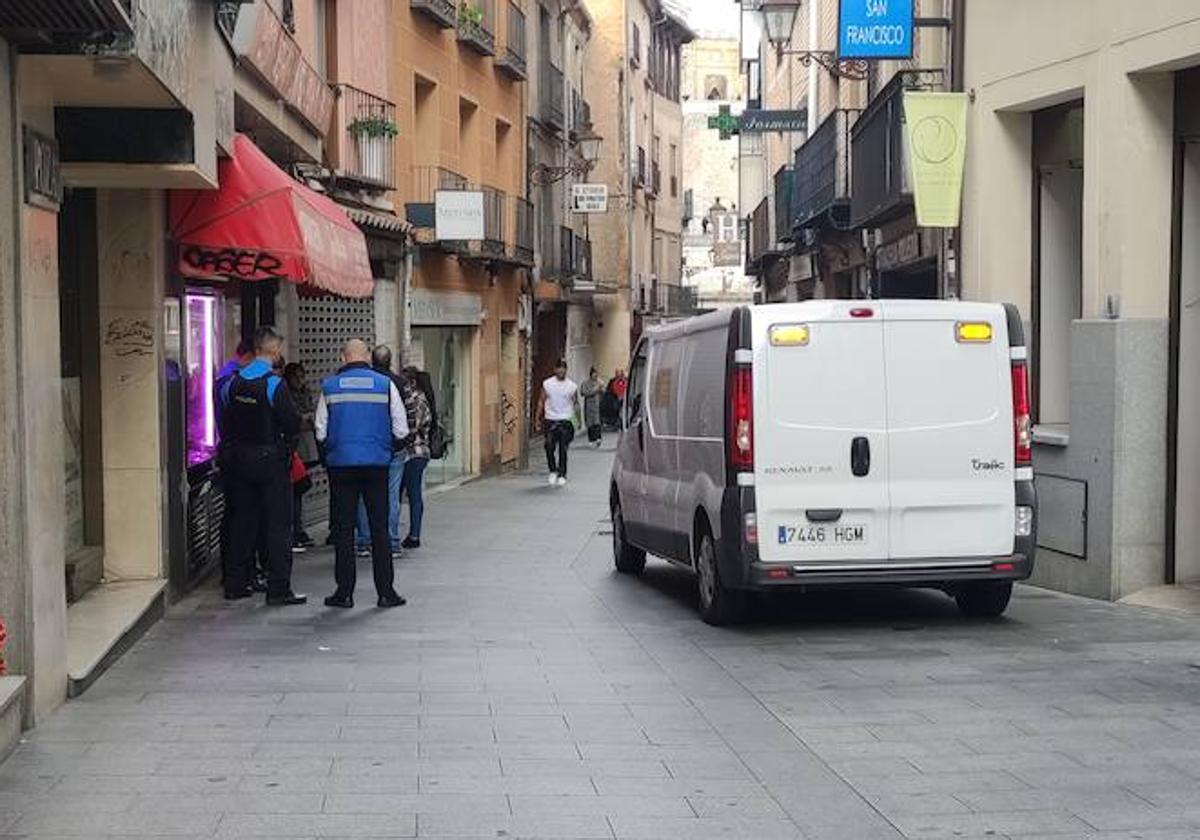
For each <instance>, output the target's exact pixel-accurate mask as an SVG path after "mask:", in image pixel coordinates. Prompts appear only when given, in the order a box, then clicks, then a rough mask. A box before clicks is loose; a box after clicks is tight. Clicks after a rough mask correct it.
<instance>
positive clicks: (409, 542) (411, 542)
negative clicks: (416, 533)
mask: <svg viewBox="0 0 1200 840" xmlns="http://www.w3.org/2000/svg"><path fill="white" fill-rule="evenodd" d="M400 547H401V548H420V547H421V541H420V540H418V539H414V538H413V537H408V538H407V539H405V540H404V542H402V543H400Z"/></svg>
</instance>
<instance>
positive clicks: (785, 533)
mask: <svg viewBox="0 0 1200 840" xmlns="http://www.w3.org/2000/svg"><path fill="white" fill-rule="evenodd" d="M866 541H867V526H866V525H842V524H830V525H801V526H799V527H797V528H793V527H792V526H791V525H780V526H779V544H780V545H797V544H799V545H859V544H861V543H865V542H866Z"/></svg>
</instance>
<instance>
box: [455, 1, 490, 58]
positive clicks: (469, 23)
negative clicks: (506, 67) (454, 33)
mask: <svg viewBox="0 0 1200 840" xmlns="http://www.w3.org/2000/svg"><path fill="white" fill-rule="evenodd" d="M458 40H459V42H460V43H463V44H466V45H467V46H468V47H470V48H471V49H473V50H475V52H477V53H479V54H480V55H495V54H496V6H495V0H458Z"/></svg>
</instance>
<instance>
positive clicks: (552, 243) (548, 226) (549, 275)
mask: <svg viewBox="0 0 1200 840" xmlns="http://www.w3.org/2000/svg"><path fill="white" fill-rule="evenodd" d="M559 230H560V227H559V226H558V225H556V224H553V223H552V222H543V223H542V229H541V234H542V235H541V251H540V252H539V253H538V261H539V263H540V268H541V272H542V279H543V280H563V279H565V274H564V268H565V266H564V265H563V261H562V256H563V255H562V247H561V245H560V243H559V239H560V236H559Z"/></svg>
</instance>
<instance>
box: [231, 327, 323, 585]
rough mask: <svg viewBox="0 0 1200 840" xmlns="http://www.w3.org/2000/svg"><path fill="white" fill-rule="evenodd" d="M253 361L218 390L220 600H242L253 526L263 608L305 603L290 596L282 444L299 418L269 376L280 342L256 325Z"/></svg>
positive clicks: (288, 499) (286, 460)
mask: <svg viewBox="0 0 1200 840" xmlns="http://www.w3.org/2000/svg"><path fill="white" fill-rule="evenodd" d="M254 351H255V359H254V361H253V362H251V363H250V364H248V365H246V366H245V367H244V368H242V369H241V370H240V371H238V372H237V373H236V374H235V375H233V376H231V377H229V378H228V379H226V380H225V382H224V383H223V384H222V386H221V389H220V395H219V396H220V407H221V431H222V441H221V454H220V466H221V472H222V474H223V475H224V476H225V478H226V492H227V494H228V495H229V498H230V502H231V504H232V505H233V521H232V525H231V533H230V539H229V553H228V555H227V556H226V558H225V579H224V587H225V597H226V598H227V599H229V600H238V599H241V598H249V597H251V596H252V595H253V594H254V590H253V589H252V588H251V585H250V564H251V558H252V557H253V555H254V552H255V549H256V547H257V545H258V537H259V533H260V531H259V529H260V525H261V526H262V527H264V528H265V533H266V544H265V550H266V560H267V603H268V604H270V605H272V606H292V605H296V604H303V603H305V602H307V600H308V599H307V598H306V597H305V596H304V595H297V594H296V593H294V592H293V591H292V551H291V545H290V537H291V531H292V489H291V481H290V479H289V476H288V468H289V464H290V461H291V448H290V446H289V440H290V439H291V438H294V437H295V435H296V434H297V433H298V432H299V430H300V413H299V411H297V410H296V404H295V402H294V401H293V399H292V395H291V391H290V390H289V389H288V387H287V384H286V383H285V382H284V381H283V379H282V377H280V376H278V375H276V374H275V373H274V372H273V369H274V367H275V364H276V362H277V361H278V360H279V359H280V358H281V357H282V356H283V336H281V335H280V334H279V333H278V332H276V331H275V330H274V328H272V327H262V328H260V329H259V330H258V332H257V333H256V334H255V336H254Z"/></svg>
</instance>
